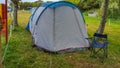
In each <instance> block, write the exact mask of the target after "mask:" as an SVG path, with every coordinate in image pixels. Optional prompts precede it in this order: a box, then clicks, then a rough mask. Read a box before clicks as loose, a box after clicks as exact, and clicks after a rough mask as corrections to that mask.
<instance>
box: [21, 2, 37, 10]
mask: <svg viewBox="0 0 120 68" xmlns="http://www.w3.org/2000/svg"><path fill="white" fill-rule="evenodd" d="M19 6H20V9H25V10H28V9H30V8H31V7H37V6H38V4H37V3H35V2H20V3H19Z"/></svg>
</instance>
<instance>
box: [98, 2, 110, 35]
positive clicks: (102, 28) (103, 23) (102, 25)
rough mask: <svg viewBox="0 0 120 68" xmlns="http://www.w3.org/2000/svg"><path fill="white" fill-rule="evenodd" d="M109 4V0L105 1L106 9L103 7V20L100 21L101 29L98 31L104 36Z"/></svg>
mask: <svg viewBox="0 0 120 68" xmlns="http://www.w3.org/2000/svg"><path fill="white" fill-rule="evenodd" d="M108 4H109V0H105V1H104V7H103V13H102V19H101V21H100V25H99V28H98V31H97V33H100V34H102V33H103V32H104V29H105V24H106V19H107V9H108Z"/></svg>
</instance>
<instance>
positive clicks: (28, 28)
mask: <svg viewBox="0 0 120 68" xmlns="http://www.w3.org/2000/svg"><path fill="white" fill-rule="evenodd" d="M26 29H27V30H29V31H30V26H29V23H28V24H27V26H26Z"/></svg>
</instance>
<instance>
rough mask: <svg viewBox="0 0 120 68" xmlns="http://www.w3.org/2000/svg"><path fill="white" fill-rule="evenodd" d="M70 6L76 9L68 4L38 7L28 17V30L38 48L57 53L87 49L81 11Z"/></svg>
mask: <svg viewBox="0 0 120 68" xmlns="http://www.w3.org/2000/svg"><path fill="white" fill-rule="evenodd" d="M66 4H69V5H66ZM70 5H72V6H74V7H76V6H75V5H73V4H71V3H68V2H55V3H51V4H49V5H47V7H43V6H41V7H38V8H37V9H36V11H35V12H34V13H33V15H32V16H31V17H30V20H29V24H28V25H29V28H30V29H29V30H30V32H31V34H32V36H33V38H34V44H35V45H36V46H37V47H38V48H42V49H45V50H47V51H51V52H59V51H66V50H68V51H75V50H79V49H81V48H86V47H89V43H88V40H87V39H86V38H87V37H88V35H87V31H86V29H85V23H84V18H83V16H82V14H81V11H80V10H79V9H78V8H77V7H76V8H73V7H72V6H70ZM50 6H54V7H55V8H51V7H50Z"/></svg>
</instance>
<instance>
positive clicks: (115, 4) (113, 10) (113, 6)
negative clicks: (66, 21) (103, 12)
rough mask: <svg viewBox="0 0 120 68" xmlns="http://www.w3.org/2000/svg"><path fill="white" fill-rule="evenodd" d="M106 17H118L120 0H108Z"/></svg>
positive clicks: (119, 17)
mask: <svg viewBox="0 0 120 68" xmlns="http://www.w3.org/2000/svg"><path fill="white" fill-rule="evenodd" d="M108 11H109V13H108V15H109V16H108V17H109V18H112V19H120V0H110V4H109V10H108Z"/></svg>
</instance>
